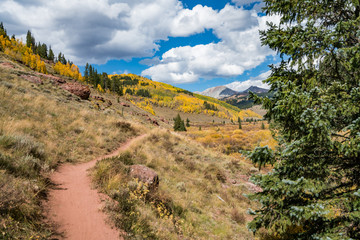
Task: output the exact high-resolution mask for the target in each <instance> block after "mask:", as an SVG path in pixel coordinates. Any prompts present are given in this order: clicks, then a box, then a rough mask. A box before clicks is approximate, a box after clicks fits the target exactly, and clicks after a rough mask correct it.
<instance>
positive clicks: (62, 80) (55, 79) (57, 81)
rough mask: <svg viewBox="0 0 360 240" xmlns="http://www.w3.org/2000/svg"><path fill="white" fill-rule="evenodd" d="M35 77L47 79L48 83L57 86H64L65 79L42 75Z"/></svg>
mask: <svg viewBox="0 0 360 240" xmlns="http://www.w3.org/2000/svg"><path fill="white" fill-rule="evenodd" d="M36 75H38V76H40V77H43V78H47V79H49V80H50V81H52V82H54V83H57V84H64V83H66V81H65V79H62V78H61V77H55V76H53V75H49V74H44V73H36Z"/></svg>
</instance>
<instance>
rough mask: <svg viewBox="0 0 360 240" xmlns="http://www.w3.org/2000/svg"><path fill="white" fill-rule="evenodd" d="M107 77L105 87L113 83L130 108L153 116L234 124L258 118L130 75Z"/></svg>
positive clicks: (225, 105)
mask: <svg viewBox="0 0 360 240" xmlns="http://www.w3.org/2000/svg"><path fill="white" fill-rule="evenodd" d="M109 77H110V79H111V81H110V83H109V84H113V82H114V81H116V82H117V83H116V84H117V85H119V86H120V87H121V88H122V90H123V92H124V93H125V95H126V96H127V98H128V99H129V100H130V101H131V102H132V103H133V104H135V105H136V106H138V107H140V108H142V109H144V110H146V111H148V112H149V113H151V114H153V115H159V116H161V115H162V114H161V111H155V110H156V109H158V108H159V107H160V108H169V109H171V110H174V111H177V112H182V113H191V114H205V115H208V116H213V117H217V118H219V119H223V120H230V119H232V120H237V119H238V117H240V118H241V119H244V118H247V117H253V118H261V116H260V115H258V114H256V113H254V112H252V111H241V110H240V109H238V108H237V107H234V106H232V105H230V104H228V103H226V102H223V101H220V100H217V99H215V98H211V97H206V96H202V95H199V94H194V93H192V92H189V91H186V90H184V89H180V88H177V87H174V86H171V85H169V84H165V83H161V82H155V81H152V80H150V79H147V78H144V77H141V76H137V75H134V74H121V75H110V76H109Z"/></svg>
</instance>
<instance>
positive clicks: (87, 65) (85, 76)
mask: <svg viewBox="0 0 360 240" xmlns="http://www.w3.org/2000/svg"><path fill="white" fill-rule="evenodd" d="M84 80H85V82H86V83H89V63H86V65H85V71H84Z"/></svg>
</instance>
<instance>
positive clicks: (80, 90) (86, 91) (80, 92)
mask: <svg viewBox="0 0 360 240" xmlns="http://www.w3.org/2000/svg"><path fill="white" fill-rule="evenodd" d="M62 88H63V89H65V90H66V91H69V92H71V93H72V94H75V95H76V96H78V97H80V98H81V99H84V100H87V99H89V96H90V88H89V87H88V86H84V85H82V84H80V83H65V84H63V85H62Z"/></svg>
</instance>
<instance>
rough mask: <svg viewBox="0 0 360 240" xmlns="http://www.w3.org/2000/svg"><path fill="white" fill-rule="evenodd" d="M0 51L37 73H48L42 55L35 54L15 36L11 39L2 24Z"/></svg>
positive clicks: (0, 24)
mask: <svg viewBox="0 0 360 240" xmlns="http://www.w3.org/2000/svg"><path fill="white" fill-rule="evenodd" d="M0 51H3V52H4V53H5V54H6V55H8V56H10V57H12V58H13V59H15V60H17V61H19V62H22V63H24V64H25V65H27V66H28V67H30V68H31V69H33V70H35V71H38V72H41V73H47V70H46V66H45V62H44V61H42V60H41V57H40V55H39V54H34V52H33V50H32V49H31V48H30V47H27V46H26V45H25V44H23V43H22V42H21V41H20V40H17V39H16V38H15V35H12V37H11V39H10V37H9V36H8V34H7V31H6V29H5V28H4V25H3V23H2V22H1V23H0Z"/></svg>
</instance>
